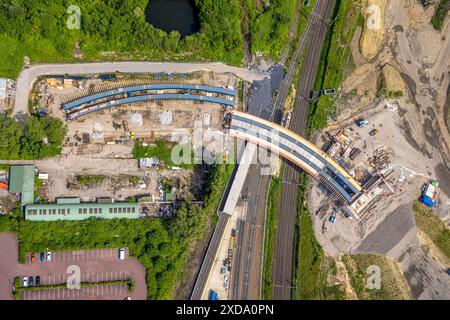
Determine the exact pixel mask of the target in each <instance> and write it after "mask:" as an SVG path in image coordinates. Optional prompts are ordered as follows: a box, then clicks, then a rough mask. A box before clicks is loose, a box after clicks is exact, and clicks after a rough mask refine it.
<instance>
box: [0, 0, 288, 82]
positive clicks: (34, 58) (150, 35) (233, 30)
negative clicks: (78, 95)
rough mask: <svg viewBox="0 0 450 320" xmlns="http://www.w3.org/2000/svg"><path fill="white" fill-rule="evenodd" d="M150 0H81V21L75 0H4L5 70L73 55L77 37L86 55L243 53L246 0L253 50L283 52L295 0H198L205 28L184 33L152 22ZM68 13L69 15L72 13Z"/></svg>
mask: <svg viewBox="0 0 450 320" xmlns="http://www.w3.org/2000/svg"><path fill="white" fill-rule="evenodd" d="M149 1H151V0H106V1H92V0H79V1H77V2H76V3H75V4H76V5H77V6H79V8H80V10H81V20H80V21H81V29H69V28H67V21H68V19H69V18H70V17H71V15H73V14H74V12H72V13H67V8H69V6H71V5H73V4H74V3H73V2H72V1H69V0H0V76H7V77H11V78H15V77H16V76H17V74H18V73H19V70H20V69H21V67H22V64H23V59H24V57H25V56H28V57H29V58H30V60H31V62H74V61H75V60H76V59H75V57H74V48H75V43H77V42H78V43H79V46H80V49H81V53H82V54H83V56H84V59H85V60H105V59H127V60H130V59H146V60H148V59H151V60H165V59H170V60H213V61H224V62H227V63H230V64H235V65H239V64H241V63H242V59H243V40H242V34H241V24H242V20H243V11H244V10H243V9H242V8H243V7H246V8H247V9H248V11H249V13H248V15H249V17H250V22H249V23H250V28H251V39H250V41H251V42H252V44H251V48H252V51H253V52H255V51H261V52H263V53H265V54H268V55H271V56H272V57H277V56H278V55H279V53H280V51H281V50H282V48H283V46H284V42H285V39H286V36H287V33H288V30H289V23H290V21H291V18H292V17H293V15H294V14H295V3H296V1H295V0H271V1H270V3H271V4H270V7H267V8H265V7H264V6H263V5H262V2H261V1H257V0H226V1H222V0H220V1H219V0H195V5H196V6H197V8H198V13H199V21H200V31H199V32H198V33H196V34H193V35H189V36H186V37H183V38H181V36H180V34H179V33H178V32H175V31H173V32H171V33H170V34H167V33H166V32H164V31H162V30H160V29H156V28H154V27H153V26H152V25H151V24H149V23H147V22H146V21H145V16H144V12H145V9H146V7H147V5H148V3H149ZM69 21H70V20H69Z"/></svg>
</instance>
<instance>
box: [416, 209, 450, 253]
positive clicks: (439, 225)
mask: <svg viewBox="0 0 450 320" xmlns="http://www.w3.org/2000/svg"><path fill="white" fill-rule="evenodd" d="M413 209H414V217H415V219H416V225H417V227H418V228H419V229H420V230H422V231H423V232H425V233H426V235H427V236H428V237H429V238H430V239H431V240H432V241H433V243H434V244H435V245H436V246H437V247H438V248H439V249H440V250H441V251H442V253H444V254H445V256H446V257H447V258H449V259H450V230H449V229H448V227H447V226H446V225H445V223H444V222H442V220H441V219H440V218H439V217H438V216H436V215H435V214H434V213H433V211H432V210H431V209H429V208H427V207H425V206H424V205H422V204H420V203H419V202H418V201H414V203H413Z"/></svg>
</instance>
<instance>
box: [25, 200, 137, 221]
mask: <svg viewBox="0 0 450 320" xmlns="http://www.w3.org/2000/svg"><path fill="white" fill-rule="evenodd" d="M24 211H25V220H30V221H56V220H85V219H89V218H91V217H95V218H103V219H113V218H128V219H137V218H139V204H137V203H128V202H112V201H108V202H106V201H100V199H98V201H97V202H85V203H83V202H81V201H80V198H59V199H57V201H56V203H49V204H29V205H27V206H25V209H24Z"/></svg>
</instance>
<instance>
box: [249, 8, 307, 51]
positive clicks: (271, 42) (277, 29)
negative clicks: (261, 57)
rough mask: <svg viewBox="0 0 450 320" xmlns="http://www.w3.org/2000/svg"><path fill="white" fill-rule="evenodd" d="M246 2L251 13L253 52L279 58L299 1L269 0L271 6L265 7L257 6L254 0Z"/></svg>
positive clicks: (251, 46)
mask: <svg viewBox="0 0 450 320" xmlns="http://www.w3.org/2000/svg"><path fill="white" fill-rule="evenodd" d="M246 2H247V8H248V12H249V15H250V44H251V45H250V48H251V51H252V53H255V52H257V51H259V52H262V53H264V54H266V55H269V56H271V57H272V58H275V59H276V58H279V57H280V55H281V52H282V50H283V48H284V46H285V44H286V39H287V35H288V33H289V28H290V21H291V20H292V18H293V17H294V15H295V9H296V2H297V1H296V0H270V1H268V3H270V6H265V7H264V6H259V7H257V6H256V4H255V3H256V1H254V0H246ZM260 3H262V2H260ZM302 5H304V4H302Z"/></svg>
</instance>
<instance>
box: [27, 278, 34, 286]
mask: <svg viewBox="0 0 450 320" xmlns="http://www.w3.org/2000/svg"><path fill="white" fill-rule="evenodd" d="M28 284H29V286H30V287H32V286H33V285H34V279H33V276H30V278H29V279H28Z"/></svg>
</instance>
